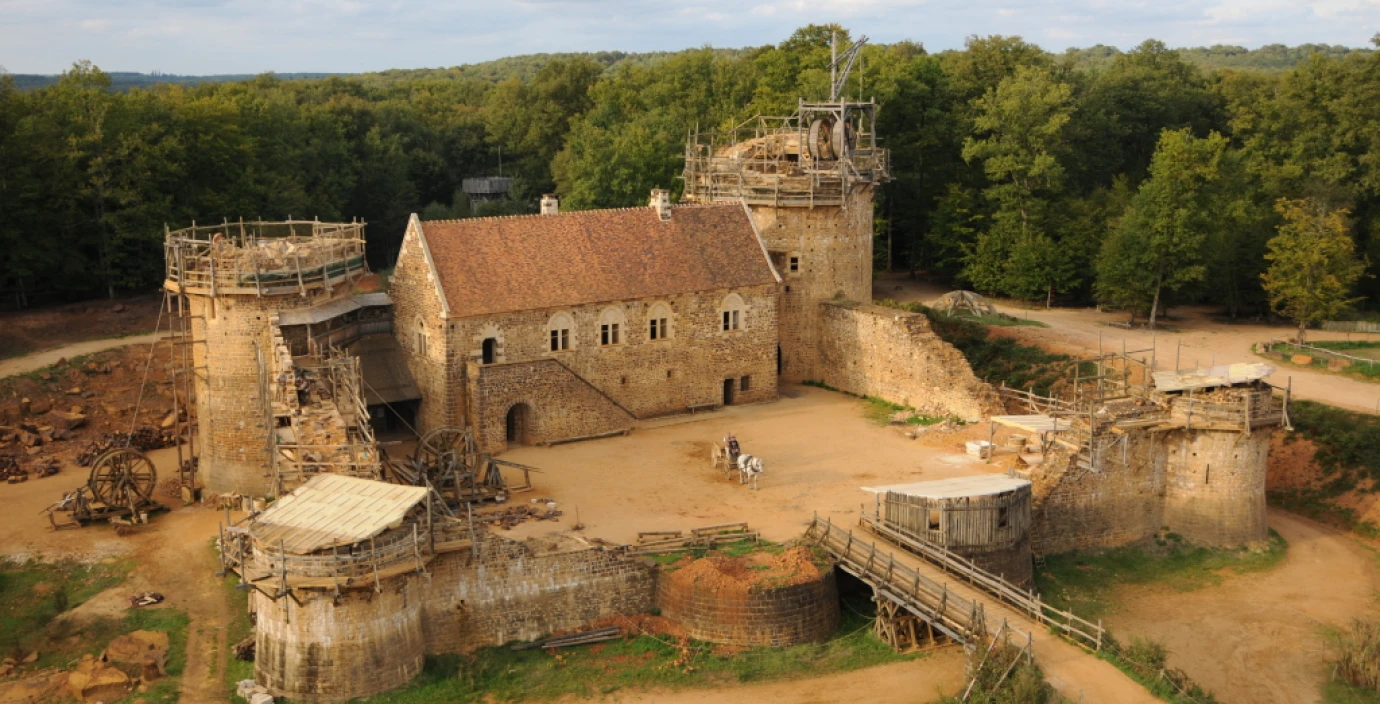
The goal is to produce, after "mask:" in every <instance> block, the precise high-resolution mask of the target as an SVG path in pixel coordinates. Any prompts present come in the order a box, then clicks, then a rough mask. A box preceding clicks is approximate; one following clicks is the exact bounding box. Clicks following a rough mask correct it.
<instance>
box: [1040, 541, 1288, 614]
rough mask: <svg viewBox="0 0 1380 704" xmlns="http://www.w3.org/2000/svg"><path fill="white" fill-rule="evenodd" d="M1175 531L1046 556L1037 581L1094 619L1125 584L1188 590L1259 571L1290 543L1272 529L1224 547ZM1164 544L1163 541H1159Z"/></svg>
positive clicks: (1054, 599) (1049, 597)
mask: <svg viewBox="0 0 1380 704" xmlns="http://www.w3.org/2000/svg"><path fill="white" fill-rule="evenodd" d="M1175 537H1177V536H1176V535H1175V534H1172V533H1170V534H1166V535H1165V536H1163V537H1159V536H1157V544H1156V545H1155V546H1154V547H1144V546H1127V547H1120V548H1112V549H1110V550H1104V551H1101V552H1097V553H1081V552H1080V553H1065V554H1062V555H1050V556H1049V557H1047V558H1045V561H1046V563H1047V565H1048V566H1047V567H1046V568H1045V569H1044V570H1040V571H1039V572H1037V573H1036V575H1035V585H1036V588H1037V589H1038V591H1039V592H1040V594H1042V595H1043V596H1044V599H1045V601H1046V602H1048V603H1049V604H1050V605H1051V606H1054V607H1055V608H1058V609H1062V610H1065V611H1072V612H1073V613H1075V614H1077V615H1079V616H1081V617H1083V618H1086V619H1090V620H1097V619H1099V618H1102V617H1104V616H1106V615H1107V614H1108V613H1109V612H1110V611H1111V606H1112V604H1111V598H1112V595H1113V592H1114V591H1115V590H1116V588H1117V587H1119V586H1121V585H1125V584H1151V583H1166V584H1169V585H1170V586H1172V587H1173V588H1174V589H1175V590H1177V591H1181V592H1186V591H1192V590H1194V589H1199V588H1202V587H1206V586H1211V585H1214V584H1217V583H1219V582H1220V581H1221V580H1222V574H1221V573H1222V571H1223V570H1231V571H1232V572H1234V573H1238V574H1241V573H1247V572H1259V571H1262V570H1267V569H1270V568H1271V567H1274V566H1275V565H1277V564H1279V562H1280V561H1281V560H1283V559H1284V554H1285V552H1286V550H1287V548H1288V544H1287V543H1286V542H1285V541H1284V538H1282V537H1280V535H1279V534H1278V533H1276V532H1275V531H1273V530H1271V531H1270V539H1269V541H1268V542H1267V543H1266V544H1265V546H1264V547H1263V548H1257V549H1248V548H1242V549H1236V550H1221V549H1213V548H1205V547H1199V546H1194V545H1189V544H1187V543H1184V542H1182V540H1176V539H1175ZM1160 543H1162V545H1161V544H1160Z"/></svg>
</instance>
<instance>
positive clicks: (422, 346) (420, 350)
mask: <svg viewBox="0 0 1380 704" xmlns="http://www.w3.org/2000/svg"><path fill="white" fill-rule="evenodd" d="M417 354H418V355H420V356H423V357H425V356H426V333H424V332H419V333H417Z"/></svg>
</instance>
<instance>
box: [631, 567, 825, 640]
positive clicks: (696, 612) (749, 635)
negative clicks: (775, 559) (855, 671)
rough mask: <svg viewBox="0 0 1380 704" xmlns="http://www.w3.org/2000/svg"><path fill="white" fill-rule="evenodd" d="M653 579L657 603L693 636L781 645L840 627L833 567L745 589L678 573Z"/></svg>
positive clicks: (822, 636) (822, 635)
mask: <svg viewBox="0 0 1380 704" xmlns="http://www.w3.org/2000/svg"><path fill="white" fill-rule="evenodd" d="M678 574H679V573H678V572H670V573H662V574H661V575H660V577H659V578H658V579H657V588H656V605H657V608H659V609H661V615H663V616H665V617H666V618H668V619H671V620H672V621H675V622H676V624H677V625H679V626H681V627H682V628H684V629H685V632H686V634H688V635H689V636H690V637H691V638H695V639H698V640H707V641H709V642H711V643H724V644H727V645H738V646H773V647H786V646H791V645H799V644H801V643H818V642H822V641H824V640H826V639H827V638H828V637H829V636H830V635H831V634H833V632H834V631H835V630H836V629H838V626H839V592H838V585H837V583H836V582H835V578H834V570H832V569H831V570H827V571H824V572H823V573H821V575H820V577H819V578H818V579H813V580H810V581H808V582H803V583H800V584H794V585H790V586H784V587H775V588H771V587H754V588H753V589H751V590H749V591H747V592H745V593H740V592H733V591H726V590H723V589H718V588H716V586H715V585H714V584H710V583H707V582H704V581H700V580H695V579H680V578H677V575H678Z"/></svg>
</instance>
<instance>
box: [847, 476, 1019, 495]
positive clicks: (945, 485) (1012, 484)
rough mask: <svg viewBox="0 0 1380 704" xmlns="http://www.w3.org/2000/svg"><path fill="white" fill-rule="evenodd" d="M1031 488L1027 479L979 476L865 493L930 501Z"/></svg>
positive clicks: (868, 488) (867, 488)
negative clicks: (921, 498)
mask: <svg viewBox="0 0 1380 704" xmlns="http://www.w3.org/2000/svg"><path fill="white" fill-rule="evenodd" d="M1028 486H1030V482H1029V481H1027V480H1025V479H1018V478H1016V477H1009V476H1007V475H1005V474H979V475H975V476H971V477H954V478H952V479H936V480H934V481H928V482H912V483H910V484H888V485H886V486H865V487H863V488H862V490H863V491H870V492H872V493H874V494H886V493H895V494H905V495H906V496H918V497H924V498H928V499H957V498H962V497H965V496H991V495H993V494H1001V493H1005V492H1008V491H1015V490H1016V489H1020V488H1023V487H1028Z"/></svg>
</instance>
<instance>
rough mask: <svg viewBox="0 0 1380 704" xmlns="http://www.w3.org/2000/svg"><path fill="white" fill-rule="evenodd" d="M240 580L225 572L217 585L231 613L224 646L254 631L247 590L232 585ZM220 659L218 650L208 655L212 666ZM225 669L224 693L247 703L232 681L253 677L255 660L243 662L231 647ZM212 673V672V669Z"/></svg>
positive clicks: (213, 544)
mask: <svg viewBox="0 0 1380 704" xmlns="http://www.w3.org/2000/svg"><path fill="white" fill-rule="evenodd" d="M211 546H212V547H211V549H212V550H215V539H214V538H213V539H212V540H211ZM239 583H240V578H239V577H237V576H235V575H234V574H227V575H225V576H224V577H222V578H221V580H220V589H221V592H222V594H223V595H224V598H225V603H226V604H227V605H229V607H230V613H232V614H234V616H232V617H231V618H230V623H229V624H227V625H226V627H225V647H227V648H234V646H235V644H236V643H238V642H240V641H242V640H244V639H245V638H248V637H249V636H250V635H252V634H253V633H254V624H253V623H251V622H250V620H249V608H248V603H249V592H244V591H240V590H238V589H236V588H235V585H236V584H239ZM218 659H219V654H217V653H213V654H212V655H211V662H212V664H213V666H214V663H216V662H217V661H218ZM225 662H226V665H225V672H224V673H223V674H222V677H223V680H222V681H223V682H224V684H225V693H226V696H228V697H229V698H230V701H232V702H234V703H235V704H248V702H246V701H245V700H244V698H243V697H240V696H239V695H237V694H235V684H236V683H237V682H239V681H240V680H252V679H254V663H252V662H245V661H243V660H239V659H237V658H236V657H235V653H234V652H233V651H232V652H230V653H228V654H227V655H226V658H225ZM211 674H212V676H215V673H214V672H212V673H211Z"/></svg>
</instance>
